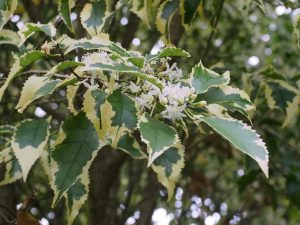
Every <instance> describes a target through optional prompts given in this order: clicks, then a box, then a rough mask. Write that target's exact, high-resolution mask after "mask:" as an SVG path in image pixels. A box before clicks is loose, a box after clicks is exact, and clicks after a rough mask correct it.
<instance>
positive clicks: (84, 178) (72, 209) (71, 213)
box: [65, 168, 90, 225]
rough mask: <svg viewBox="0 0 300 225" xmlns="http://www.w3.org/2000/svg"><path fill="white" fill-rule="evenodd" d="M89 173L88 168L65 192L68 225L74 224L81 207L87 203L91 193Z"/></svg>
mask: <svg viewBox="0 0 300 225" xmlns="http://www.w3.org/2000/svg"><path fill="white" fill-rule="evenodd" d="M89 184H90V180H89V175H88V168H86V171H84V172H83V173H82V174H81V176H80V177H79V178H78V180H77V181H76V182H75V183H74V184H73V185H72V186H71V187H70V189H69V190H68V191H67V192H66V193H65V199H66V205H67V225H72V224H73V222H74V220H75V219H76V217H77V216H78V214H79V211H80V209H81V208H82V206H83V205H84V204H85V202H86V200H87V198H88V193H89Z"/></svg>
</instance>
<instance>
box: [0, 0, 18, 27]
mask: <svg viewBox="0 0 300 225" xmlns="http://www.w3.org/2000/svg"><path fill="white" fill-rule="evenodd" d="M17 6H18V0H0V30H1V29H2V28H3V26H4V25H5V24H6V23H7V22H8V20H9V19H10V17H11V16H12V15H13V13H14V12H15V10H16V9H17Z"/></svg>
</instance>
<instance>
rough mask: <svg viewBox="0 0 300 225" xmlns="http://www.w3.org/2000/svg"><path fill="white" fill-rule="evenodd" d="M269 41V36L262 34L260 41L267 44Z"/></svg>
mask: <svg viewBox="0 0 300 225" xmlns="http://www.w3.org/2000/svg"><path fill="white" fill-rule="evenodd" d="M270 39H271V37H270V35H269V34H263V35H262V36H261V40H262V41H263V42H268V41H270Z"/></svg>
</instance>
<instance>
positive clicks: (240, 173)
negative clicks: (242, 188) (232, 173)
mask: <svg viewBox="0 0 300 225" xmlns="http://www.w3.org/2000/svg"><path fill="white" fill-rule="evenodd" d="M236 173H237V175H238V176H239V177H241V176H244V174H245V171H244V170H243V169H238V170H237V171H236Z"/></svg>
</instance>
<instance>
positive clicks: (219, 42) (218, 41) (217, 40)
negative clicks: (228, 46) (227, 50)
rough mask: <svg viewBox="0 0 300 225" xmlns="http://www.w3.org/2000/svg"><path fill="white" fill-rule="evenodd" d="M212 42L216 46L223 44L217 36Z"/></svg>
mask: <svg viewBox="0 0 300 225" xmlns="http://www.w3.org/2000/svg"><path fill="white" fill-rule="evenodd" d="M214 44H215V46H216V47H220V46H221V45H222V44H223V41H222V39H220V38H218V39H216V40H215V42H214Z"/></svg>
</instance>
